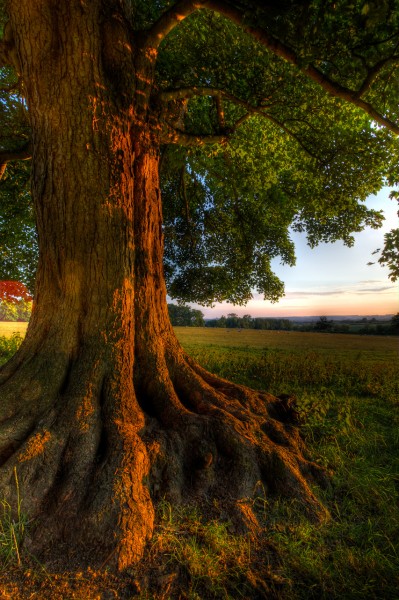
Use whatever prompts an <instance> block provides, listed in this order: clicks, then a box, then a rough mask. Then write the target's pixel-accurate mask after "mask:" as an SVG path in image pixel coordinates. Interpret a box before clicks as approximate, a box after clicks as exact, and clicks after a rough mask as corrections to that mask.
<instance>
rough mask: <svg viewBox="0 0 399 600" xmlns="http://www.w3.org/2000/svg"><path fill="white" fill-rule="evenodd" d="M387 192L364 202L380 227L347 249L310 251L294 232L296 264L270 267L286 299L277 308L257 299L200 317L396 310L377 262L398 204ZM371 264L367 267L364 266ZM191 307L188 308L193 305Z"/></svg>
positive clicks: (393, 289) (396, 300) (393, 292)
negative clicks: (377, 213) (380, 214)
mask: <svg viewBox="0 0 399 600" xmlns="http://www.w3.org/2000/svg"><path fill="white" fill-rule="evenodd" d="M388 196H389V188H384V189H383V190H381V191H380V192H379V193H378V194H377V196H370V197H369V198H368V199H367V206H369V207H370V208H374V209H377V210H383V211H384V216H385V219H386V220H385V221H384V225H383V227H382V228H381V229H378V230H373V229H367V230H365V231H362V232H361V233H358V234H355V245H354V246H353V247H351V248H348V247H346V246H344V244H343V243H342V242H336V243H334V244H320V246H318V247H317V248H315V249H313V250H312V249H311V248H309V246H308V245H307V244H306V237H305V235H304V234H294V235H293V240H294V242H295V246H296V255H297V264H296V266H295V267H288V266H282V265H280V264H279V261H278V260H276V261H274V263H273V266H274V269H275V272H276V274H277V275H278V276H279V277H280V279H282V280H283V281H284V282H285V291H286V295H285V297H284V298H282V299H281V300H280V302H278V303H277V304H271V303H270V302H266V301H264V300H263V298H262V297H261V296H259V295H256V297H255V298H254V299H253V300H251V301H250V302H249V303H248V304H247V306H246V307H240V306H234V305H232V304H227V303H223V304H217V305H216V306H215V307H214V308H213V309H210V308H207V307H201V306H198V307H197V308H199V309H200V310H201V311H202V312H203V313H204V314H205V317H206V318H216V317H219V316H221V315H222V314H224V315H226V314H227V313H230V312H235V313H237V314H239V315H242V314H250V315H252V316H264V317H268V316H270V317H273V316H274V317H279V316H305V315H315V316H320V315H327V316H328V315H374V314H379V315H384V314H392V313H397V312H399V294H398V285H397V283H398V282H395V283H393V282H392V281H391V280H390V279H389V277H388V269H387V268H384V267H382V266H381V265H380V264H379V263H378V255H374V256H373V255H372V252H373V251H374V250H376V249H377V248H382V246H383V241H384V233H385V232H387V231H389V230H390V229H392V228H393V227H398V216H397V210H398V205H397V202H396V201H394V200H390V199H389V197H388ZM372 261H375V264H374V265H372V266H368V265H367V263H368V262H372ZM193 306H194V305H193Z"/></svg>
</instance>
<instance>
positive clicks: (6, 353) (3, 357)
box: [0, 333, 23, 364]
mask: <svg viewBox="0 0 399 600" xmlns="http://www.w3.org/2000/svg"><path fill="white" fill-rule="evenodd" d="M22 339H23V338H22V336H21V334H20V333H13V335H12V336H11V337H5V336H0V364H3V363H5V362H7V361H8V360H9V359H10V358H11V357H12V356H13V355H14V354H15V353H16V351H17V350H18V348H19V347H20V345H21V343H22Z"/></svg>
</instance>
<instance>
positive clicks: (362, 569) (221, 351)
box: [177, 328, 399, 600]
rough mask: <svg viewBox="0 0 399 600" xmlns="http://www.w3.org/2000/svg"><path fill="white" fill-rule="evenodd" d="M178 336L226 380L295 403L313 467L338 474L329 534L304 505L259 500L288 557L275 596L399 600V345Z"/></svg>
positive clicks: (331, 491) (324, 494) (323, 337)
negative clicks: (304, 511) (307, 513)
mask: <svg viewBox="0 0 399 600" xmlns="http://www.w3.org/2000/svg"><path fill="white" fill-rule="evenodd" d="M177 335H178V337H179V339H180V341H181V342H182V344H183V345H184V346H185V348H186V349H187V351H188V352H189V353H190V354H191V355H193V356H195V358H196V359H197V360H198V361H199V362H200V363H201V364H202V365H203V366H204V367H206V368H207V369H209V370H211V371H213V372H214V373H217V374H219V375H221V376H222V377H225V378H227V379H232V380H234V381H236V382H237V383H242V384H245V385H250V386H251V387H255V388H258V389H265V390H267V391H269V392H272V393H274V394H281V393H293V394H296V396H297V398H298V406H299V410H300V412H301V413H302V433H303V435H304V437H305V439H306V441H307V444H308V447H309V448H310V451H311V453H312V456H313V459H314V460H315V461H316V462H318V463H319V464H321V465H323V466H325V467H326V468H327V469H329V470H330V471H331V472H332V477H331V484H330V486H329V488H328V489H327V490H317V491H316V493H317V494H318V496H319V497H320V498H321V499H322V501H323V502H324V503H325V505H326V506H327V507H328V508H329V510H330V513H331V516H332V518H331V520H330V521H329V522H328V523H326V524H324V525H322V526H318V527H316V526H314V525H313V524H312V523H310V522H309V521H308V520H307V519H306V518H305V517H304V516H303V514H302V512H301V510H300V507H299V506H297V504H296V503H295V502H289V501H283V500H281V501H276V502H274V503H273V502H271V503H269V501H268V499H267V498H262V495H260V496H259V498H258V502H257V503H258V509H259V516H260V518H261V519H263V522H264V526H265V531H266V532H267V535H268V536H269V538H270V541H271V542H272V543H273V544H274V546H275V549H276V553H277V556H278V557H279V564H278V565H277V566H276V567H275V574H276V575H278V576H279V577H280V585H279V586H277V587H276V586H275V587H273V588H272V591H271V592H270V593H271V595H270V597H272V598H274V597H276V598H282V599H284V600H291V599H303V600H308V599H311V598H315V599H316V598H326V599H327V598H344V599H346V598H354V599H355V598H358V599H359V600H360V599H363V598H381V600H382V599H384V600H385V599H398V598H399V362H398V338H387V337H380V338H378V337H377V338H371V337H365V336H356V335H335V334H334V335H331V334H312V333H310V334H308V333H294V332H292V333H291V332H290V333H276V332H257V331H248V332H244V331H243V332H242V333H238V332H233V331H232V332H230V333H227V332H226V331H217V332H214V331H212V330H211V331H209V332H208V330H206V329H204V330H200V329H198V330H196V331H192V330H189V329H186V330H184V329H181V330H180V329H178V328H177ZM265 560H268V558H267V556H265ZM265 597H268V596H265ZM204 598H205V597H204Z"/></svg>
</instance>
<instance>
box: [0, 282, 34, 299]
mask: <svg viewBox="0 0 399 600" xmlns="http://www.w3.org/2000/svg"><path fill="white" fill-rule="evenodd" d="M0 300H8V301H10V302H15V303H16V302H18V301H19V300H25V301H29V300H32V296H31V295H30V293H29V291H28V290H27V288H26V286H25V285H24V284H23V283H21V282H19V281H4V280H3V281H0Z"/></svg>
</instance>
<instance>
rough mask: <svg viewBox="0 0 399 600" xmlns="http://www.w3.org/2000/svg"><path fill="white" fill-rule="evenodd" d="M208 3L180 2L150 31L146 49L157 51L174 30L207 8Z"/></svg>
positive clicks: (206, 1)
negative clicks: (195, 13) (182, 22)
mask: <svg viewBox="0 0 399 600" xmlns="http://www.w3.org/2000/svg"><path fill="white" fill-rule="evenodd" d="M207 3H208V0H178V2H176V3H175V4H174V5H173V6H171V7H170V8H169V9H168V10H166V11H165V12H164V13H163V14H162V15H161V17H160V18H159V19H158V21H156V22H155V23H154V25H153V26H152V27H151V29H149V30H148V32H147V34H146V37H145V39H144V44H143V45H144V47H148V48H155V49H157V48H158V47H159V45H160V43H161V42H162V40H163V39H164V38H165V37H166V36H167V35H168V33H170V32H171V31H172V29H174V28H175V27H176V26H177V25H179V23H180V22H181V21H183V20H184V19H186V18H187V17H189V16H190V15H191V14H192V13H193V12H195V11H196V10H199V9H200V8H205V6H206V5H207Z"/></svg>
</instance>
